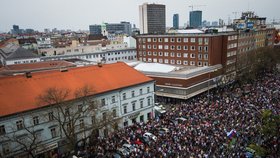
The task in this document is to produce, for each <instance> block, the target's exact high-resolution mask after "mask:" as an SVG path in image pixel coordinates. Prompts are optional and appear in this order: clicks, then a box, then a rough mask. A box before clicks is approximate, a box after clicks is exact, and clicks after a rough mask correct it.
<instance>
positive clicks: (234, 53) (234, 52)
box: [227, 50, 236, 57]
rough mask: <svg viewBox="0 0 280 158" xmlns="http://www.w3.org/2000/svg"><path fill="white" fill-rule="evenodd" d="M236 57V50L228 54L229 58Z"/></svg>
mask: <svg viewBox="0 0 280 158" xmlns="http://www.w3.org/2000/svg"><path fill="white" fill-rule="evenodd" d="M235 55H236V50H234V51H230V52H227V57H231V56H235Z"/></svg>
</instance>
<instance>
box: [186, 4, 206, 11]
mask: <svg viewBox="0 0 280 158" xmlns="http://www.w3.org/2000/svg"><path fill="white" fill-rule="evenodd" d="M204 6H206V5H190V6H189V7H190V8H192V11H193V7H204Z"/></svg>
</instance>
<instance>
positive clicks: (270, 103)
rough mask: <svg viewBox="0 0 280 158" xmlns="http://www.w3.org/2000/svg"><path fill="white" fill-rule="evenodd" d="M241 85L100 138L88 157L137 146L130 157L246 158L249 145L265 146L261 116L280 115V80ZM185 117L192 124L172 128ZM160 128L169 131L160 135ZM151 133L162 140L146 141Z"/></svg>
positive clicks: (269, 76)
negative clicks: (266, 112) (264, 114)
mask: <svg viewBox="0 0 280 158" xmlns="http://www.w3.org/2000/svg"><path fill="white" fill-rule="evenodd" d="M236 85H237V84H231V85H226V86H224V87H219V88H215V89H213V90H211V92H210V95H208V94H206V93H205V94H201V95H199V96H196V97H194V98H192V99H190V100H188V101H186V102H182V103H180V104H167V105H166V107H167V110H166V111H167V112H166V113H165V114H164V116H163V117H160V118H155V119H153V120H150V121H148V122H146V123H136V124H134V125H132V126H129V127H125V128H124V129H121V130H119V131H116V132H114V133H112V134H111V135H109V137H107V138H99V139H98V142H97V143H96V145H95V146H89V147H88V148H86V149H85V151H84V153H83V154H84V155H87V156H86V157H112V153H114V152H115V151H116V150H117V149H118V148H121V147H122V145H123V144H132V145H133V146H134V147H135V150H134V151H133V152H131V153H130V154H129V156H128V157H136V158H142V157H145V158H146V157H156V158H160V157H176V158H177V157H180V158H181V157H184V158H185V157H198V158H207V157H211V158H212V157H214V158H215V157H245V153H246V147H247V146H248V145H249V144H251V143H261V140H262V139H261V137H262V135H261V133H260V129H259V128H258V127H259V126H260V124H261V111H262V110H264V109H268V110H271V111H272V113H273V114H277V115H280V88H279V87H280V75H279V74H277V73H268V72H266V73H264V74H262V75H261V76H260V77H259V78H257V79H256V81H255V82H254V83H252V84H246V85H241V86H236ZM208 100H210V101H209V102H208ZM180 117H183V118H186V119H187V120H186V121H185V122H182V123H178V124H174V123H172V121H171V120H176V118H180ZM160 128H167V129H169V132H166V133H165V134H160V133H159V129H160ZM145 132H150V133H152V134H154V135H155V136H156V137H157V140H156V141H153V140H151V141H150V142H149V143H145V142H143V141H142V140H143V139H141V137H142V136H143V134H144V133H145ZM279 137H280V136H279ZM279 137H274V138H273V139H275V140H273V141H272V142H274V143H273V144H271V146H270V149H271V150H270V151H271V153H270V155H272V156H275V157H277V153H278V154H279V152H280V151H279V150H280V149H279V148H280V147H279V143H280V138H279ZM135 142H138V143H135ZM139 142H143V144H142V143H139ZM86 153H87V154H86ZM278 156H279V155H278Z"/></svg>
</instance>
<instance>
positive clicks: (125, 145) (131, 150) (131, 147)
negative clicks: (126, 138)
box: [122, 144, 135, 153]
mask: <svg viewBox="0 0 280 158" xmlns="http://www.w3.org/2000/svg"><path fill="white" fill-rule="evenodd" d="M122 148H123V149H125V150H126V151H128V152H129V153H131V152H133V151H135V147H134V146H132V145H130V144H123V145H122Z"/></svg>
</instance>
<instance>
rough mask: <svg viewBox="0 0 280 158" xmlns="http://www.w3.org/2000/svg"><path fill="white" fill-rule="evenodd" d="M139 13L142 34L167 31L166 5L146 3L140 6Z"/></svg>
mask: <svg viewBox="0 0 280 158" xmlns="http://www.w3.org/2000/svg"><path fill="white" fill-rule="evenodd" d="M139 14H140V33H141V34H162V33H165V29H166V18H165V16H166V15H165V14H166V13H165V5H163V4H148V3H144V4H143V5H140V6H139Z"/></svg>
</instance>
